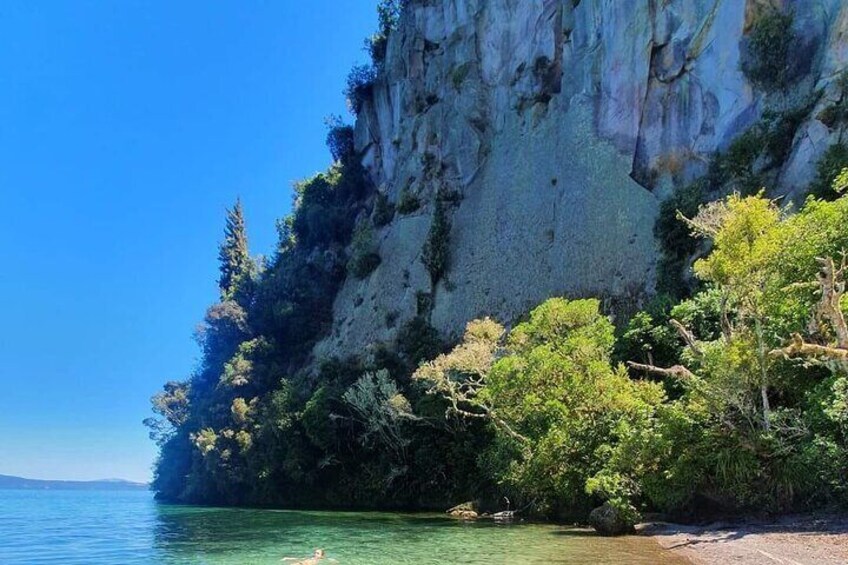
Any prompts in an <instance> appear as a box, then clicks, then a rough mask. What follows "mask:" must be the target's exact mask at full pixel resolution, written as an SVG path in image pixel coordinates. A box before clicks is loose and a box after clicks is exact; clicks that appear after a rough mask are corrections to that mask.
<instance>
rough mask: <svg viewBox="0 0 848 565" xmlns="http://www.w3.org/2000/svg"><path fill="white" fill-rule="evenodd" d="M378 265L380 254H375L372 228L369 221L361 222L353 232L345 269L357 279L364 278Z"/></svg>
mask: <svg viewBox="0 0 848 565" xmlns="http://www.w3.org/2000/svg"><path fill="white" fill-rule="evenodd" d="M379 265H380V255H378V254H377V246H376V243H375V242H374V230H373V229H371V223H370V222H362V223H361V224H360V225H359V226H358V227H357V228H356V231H354V233H353V240H352V241H351V244H350V259H349V260H348V263H347V271H348V272H349V273H350V274H352V275H353V276H354V277H356V278H358V279H364V278H365V277H367V276H368V275H370V274H371V273H372V272H373V271H374V269H376V268H377V267H378V266H379Z"/></svg>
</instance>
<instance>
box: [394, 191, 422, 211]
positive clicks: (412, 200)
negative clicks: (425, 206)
mask: <svg viewBox="0 0 848 565" xmlns="http://www.w3.org/2000/svg"><path fill="white" fill-rule="evenodd" d="M419 208H421V200H420V199H419V198H418V196H416V195H415V193H413V192H412V191H411V190H410V189H408V188H405V189H403V190H401V191H400V197H399V198H398V203H397V211H398V214H401V215H403V216H405V215H407V214H412V213H413V212H416V211H417V210H418V209H419Z"/></svg>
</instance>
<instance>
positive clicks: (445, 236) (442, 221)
mask: <svg viewBox="0 0 848 565" xmlns="http://www.w3.org/2000/svg"><path fill="white" fill-rule="evenodd" d="M450 230H451V225H450V220H449V219H448V214H447V210H446V208H445V203H444V202H443V201H442V200H441V199H437V200H436V209H435V211H434V212H433V223H432V224H430V231H429V233H428V234H427V240H426V241H425V242H424V248H423V249H422V250H421V262H422V263H424V266H425V267H426V268H427V271H428V272H429V273H430V280H431V281H432V283H433V285H435V284H436V283H437V282H439V280H440V279H441V278H442V276H444V274H445V272H446V271H447V269H448V261H449V260H450V249H449V245H450Z"/></svg>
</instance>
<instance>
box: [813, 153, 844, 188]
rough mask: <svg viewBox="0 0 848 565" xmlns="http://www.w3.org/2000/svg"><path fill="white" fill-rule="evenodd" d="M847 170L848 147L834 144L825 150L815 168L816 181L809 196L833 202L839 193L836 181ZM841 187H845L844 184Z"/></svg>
mask: <svg viewBox="0 0 848 565" xmlns="http://www.w3.org/2000/svg"><path fill="white" fill-rule="evenodd" d="M846 168H848V145H846V144H844V143H836V144H834V145H831V146H830V147H828V148H827V151H825V152H824V154H823V155H822V156H821V158H820V159H819V162H818V165H817V166H816V180H814V181H813V184H812V186H811V187H810V194H812V195H813V196H815V197H816V198H821V199H823V200H834V199H835V198H836V197H837V196H839V193H838V191H837V190H835V188H839V187H838V186H836V185H838V183H837V179H838V178H839V176H840V174H841V173H842V172H843V171H844V170H845V169H846ZM842 186H845V185H844V184H843V185H842Z"/></svg>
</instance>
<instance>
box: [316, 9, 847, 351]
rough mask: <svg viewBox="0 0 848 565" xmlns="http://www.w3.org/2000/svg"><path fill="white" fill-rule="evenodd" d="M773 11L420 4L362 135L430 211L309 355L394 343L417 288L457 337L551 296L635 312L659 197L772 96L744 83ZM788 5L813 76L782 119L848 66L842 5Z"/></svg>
mask: <svg viewBox="0 0 848 565" xmlns="http://www.w3.org/2000/svg"><path fill="white" fill-rule="evenodd" d="M772 3H774V2H772ZM761 4H762V2H760V1H759V0H745V1H736V0H733V1H730V0H675V1H674V2H662V1H659V0H616V1H614V2H609V1H606V0H582V1H580V2H574V1H573V0H428V1H426V2H424V1H420V0H413V1H411V2H410V4H409V7H408V9H407V10H406V13H405V14H404V16H403V18H402V21H401V23H400V28H399V29H398V30H397V31H395V32H394V33H393V34H392V35H391V37H390V40H389V45H388V55H387V59H386V62H385V65H384V69H383V72H382V73H381V75H380V77H379V79H378V81H377V83H376V84H375V86H374V88H373V97H372V99H371V100H368V101H366V103H365V104H364V107H363V109H362V111H361V113H360V114H359V117H358V120H357V123H356V128H355V140H356V147H357V150H359V151H360V152H361V154H362V155H363V163H364V164H365V166H366V167H367V169H368V170H369V172H370V174H371V175H372V176H373V178H374V180H375V181H376V183H377V184H378V185H379V186H381V187H384V188H385V191H386V194H387V195H388V196H389V198H390V199H391V200H392V201H394V202H397V200H398V197H399V195H400V194H401V192H402V191H408V192H411V193H412V194H415V195H416V196H417V197H418V198H419V199H420V200H421V202H422V204H423V205H422V207H421V209H419V210H418V211H416V212H414V213H413V214H410V215H406V216H403V215H397V216H396V217H395V220H394V221H393V222H392V223H390V224H389V225H387V226H385V227H383V228H381V229H380V230H379V232H378V233H377V235H378V239H379V243H380V250H379V254H380V256H381V258H382V262H381V264H380V266H379V267H378V268H377V269H376V270H375V271H374V273H373V274H372V275H371V276H370V277H368V278H366V279H365V280H362V281H359V280H354V279H353V278H351V279H349V280H348V281H346V282H345V284H344V285H343V287H342V289H341V291H340V292H339V293H338V296H337V297H336V301H335V306H334V327H333V331H332V332H331V334H330V335H329V336H328V337H327V338H326V339H325V340H324V341H322V342H321V343H319V344H318V346H317V347H316V350H315V353H316V355H317V356H318V357H319V358H321V357H330V356H342V357H343V356H347V355H351V354H358V353H360V352H361V351H363V350H365V348H367V347H368V346H369V345H371V344H374V343H379V342H390V341H391V340H392V339H394V337H395V336H396V334H397V332H398V331H399V328H400V327H402V325H403V323H404V322H405V321H406V320H409V319H410V318H412V317H413V316H415V315H417V314H419V312H418V309H417V302H418V301H417V295H418V293H420V292H424V293H430V294H432V296H433V300H432V305H433V307H432V310H430V311H428V312H425V313H424V314H426V315H428V316H429V319H430V322H431V323H432V325H433V326H434V327H436V328H437V329H438V330H439V331H440V332H441V333H442V334H443V335H444V336H445V337H448V338H449V337H456V336H458V335H459V334H460V332H461V331H462V328H463V327H464V326H465V324H466V322H467V321H468V320H470V319H472V318H475V317H479V316H481V315H489V316H492V317H494V318H497V319H499V320H500V321H502V322H504V323H507V324H509V323H511V322H512V321H514V320H516V319H517V318H518V317H519V316H521V315H522V314H524V313H525V312H526V311H527V310H528V309H529V308H531V307H532V306H534V305H536V304H537V303H539V302H541V301H542V300H544V299H546V298H548V297H550V296H553V295H569V296H586V295H596V296H601V297H604V298H605V299H606V301H607V304H618V305H619V307H620V308H621V309H627V305H630V306H631V307H632V306H633V305H636V304H638V303H639V301H640V300H641V299H642V298H643V297H644V296H646V295H648V294H650V293H651V292H652V291H653V286H654V278H655V273H654V268H655V261H656V255H657V248H656V243H655V241H654V238H653V233H652V229H653V224H654V220H655V217H656V214H657V210H658V204H659V200H660V199H662V198H663V197H665V196H667V195H668V194H670V193H671V191H673V190H675V189H676V188H677V187H679V186H681V185H683V184H685V183H687V182H689V181H691V180H692V179H693V178H695V177H697V176H699V175H701V174H703V173H704V172H705V171H706V169H707V163H708V160H709V158H710V156H711V155H712V154H713V153H714V152H715V151H717V150H721V149H724V148H726V147H727V146H728V145H729V144H730V142H731V141H732V140H733V138H734V137H735V136H737V135H738V134H740V133H741V132H743V131H745V130H746V129H747V128H748V127H750V126H751V124H753V123H755V122H756V121H757V120H759V118H760V116H761V114H762V111H763V108H764V107H765V105H766V102H767V99H771V98H775V97H777V98H780V96H779V95H773V96H771V98H769V96H770V95H766V93H763V92H759V91H758V90H757V89H756V88H755V87H754V86H753V85H752V84H750V83H749V82H748V80H747V79H746V77H745V75H744V74H743V73H742V72H741V70H740V58H741V56H742V45H743V44H744V42H745V33H747V31H748V30H749V29H750V27H751V21H752V19H753V18H755V17H756V14H757V12H758V10H761V8H762V6H761ZM778 4H781V3H778ZM791 4H792V6H791V9H792V11H793V13H794V21H795V24H794V25H795V28H796V30H795V31H796V35H797V36H798V37H801V38H803V41H804V49H803V51H804V54H803V56H804V57H805V61H804V62H803V64H801V63H800V62H799V63H798V65H797V66H798V68H799V69H801V70H802V71H803V72H805V73H806V76H804V77H800V78H799V79H798V83H797V84H796V85H795V86H793V88H792V89H791V92H789V93H788V94H787V95H786V96H785V98H786V99H787V100H786V102H785V105H787V106H791V105H792V104H791V102H793V100H795V99H799V100H800V99H803V98H804V97H807V96H808V95H809V94H811V93H812V92H813V91H814V90H815V89H823V90H825V91H826V90H827V88H828V85H830V84H831V83H832V82H833V81H834V79H835V77H836V76H837V75H838V73H839V72H840V71H841V70H843V69H844V68H845V66H846V63H848V50H846V47H845V45H846V41H845V37H846V36H848V4H846V3H845V2H840V1H839V0H797V1H796V2H792V3H791ZM798 56H799V57H801V55H798ZM799 72H800V71H799ZM825 103H826V102H821V103H820V104H819V105H818V106H817V108H816V109H814V110H813V113H812V114H811V117H810V119H808V120H806V121H805V122H804V123H803V124H802V125H801V127H800V129H799V130H798V133H797V135H796V137H795V141H794V143H793V147H792V150H791V151H790V156H789V159H788V160H787V162H786V164H785V165H784V167H783V169H782V171H781V174H780V177H779V178H778V179H777V181H776V184H775V188H776V189H778V190H779V192H780V193H782V194H792V195H794V194H795V193H797V192H798V191H799V190H803V188H804V186H805V184H806V183H807V182H808V181H809V179H810V178H811V176H812V175H813V174H814V170H815V163H816V161H817V160H818V157H819V156H820V155H821V153H822V152H823V151H824V150H825V149H826V147H827V146H828V145H829V144H830V143H831V142H832V139H834V137H833V135H834V134H833V133H832V132H827V131H826V128H825V130H823V129H822V127H824V126H822V124H821V123H820V122H817V121H815V119H814V116H815V115H816V114H815V112H816V111H820V110H821V108H822V104H825ZM446 193H449V194H453V195H456V196H458V197H459V199H458V202H457V203H455V204H454V205H452V206H451V207H450V210H451V211H450V216H451V218H450V219H451V224H452V226H453V228H452V231H451V234H450V261H449V266H448V271H447V276H446V277H445V278H444V279H443V280H441V281H440V282H439V283H438V284H437V285H436V287H435V288H431V283H430V278H429V276H428V274H427V272H426V270H425V269H424V266H423V265H422V264H421V261H420V254H421V248H422V246H423V244H424V241H425V239H426V237H427V232H428V230H429V226H430V223H431V221H432V214H433V210H434V201H435V199H436V197H437V195H438V194H446ZM388 312H392V313H397V315H396V316H394V315H393V320H395V321H396V323H393V324H387V323H386V313H388Z"/></svg>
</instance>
